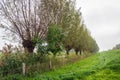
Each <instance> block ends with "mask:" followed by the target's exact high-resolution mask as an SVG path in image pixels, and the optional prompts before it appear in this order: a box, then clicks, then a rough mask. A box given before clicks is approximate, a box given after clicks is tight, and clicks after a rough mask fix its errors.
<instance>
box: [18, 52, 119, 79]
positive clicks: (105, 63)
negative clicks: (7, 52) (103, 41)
mask: <svg viewBox="0 0 120 80" xmlns="http://www.w3.org/2000/svg"><path fill="white" fill-rule="evenodd" d="M119 73H120V51H107V52H102V53H98V54H95V55H93V56H90V57H88V58H86V59H83V60H81V61H78V62H76V63H73V64H71V65H66V66H64V67H62V68H59V69H56V70H53V71H49V72H46V73H44V74H36V76H35V77H34V78H24V79H23V78H21V79H20V80H22V79H23V80H120V76H119Z"/></svg>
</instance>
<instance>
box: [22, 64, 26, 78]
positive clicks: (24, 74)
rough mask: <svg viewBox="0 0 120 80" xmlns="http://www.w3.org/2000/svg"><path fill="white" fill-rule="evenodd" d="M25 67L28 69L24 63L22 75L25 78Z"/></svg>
mask: <svg viewBox="0 0 120 80" xmlns="http://www.w3.org/2000/svg"><path fill="white" fill-rule="evenodd" d="M25 67H26V65H25V63H22V74H23V76H25Z"/></svg>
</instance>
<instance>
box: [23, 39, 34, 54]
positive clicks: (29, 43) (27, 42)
mask: <svg viewBox="0 0 120 80" xmlns="http://www.w3.org/2000/svg"><path fill="white" fill-rule="evenodd" d="M22 45H23V47H24V49H25V53H26V54H27V53H28V54H32V53H33V50H34V48H35V43H33V42H32V41H30V40H24V41H23V43H22Z"/></svg>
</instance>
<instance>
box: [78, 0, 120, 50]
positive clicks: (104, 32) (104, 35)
mask: <svg viewBox="0 0 120 80" xmlns="http://www.w3.org/2000/svg"><path fill="white" fill-rule="evenodd" d="M78 6H80V7H81V11H82V15H83V18H84V20H85V24H86V25H87V28H88V29H89V30H90V31H91V34H92V36H93V37H94V38H95V39H96V41H97V43H98V45H99V47H100V50H101V51H102V50H107V49H111V48H112V47H113V46H115V45H116V44H118V43H120V0H77V7H78Z"/></svg>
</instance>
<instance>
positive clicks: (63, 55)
mask: <svg viewBox="0 0 120 80" xmlns="http://www.w3.org/2000/svg"><path fill="white" fill-rule="evenodd" d="M64 58H65V56H64V55H63V56H62V65H64Z"/></svg>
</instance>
